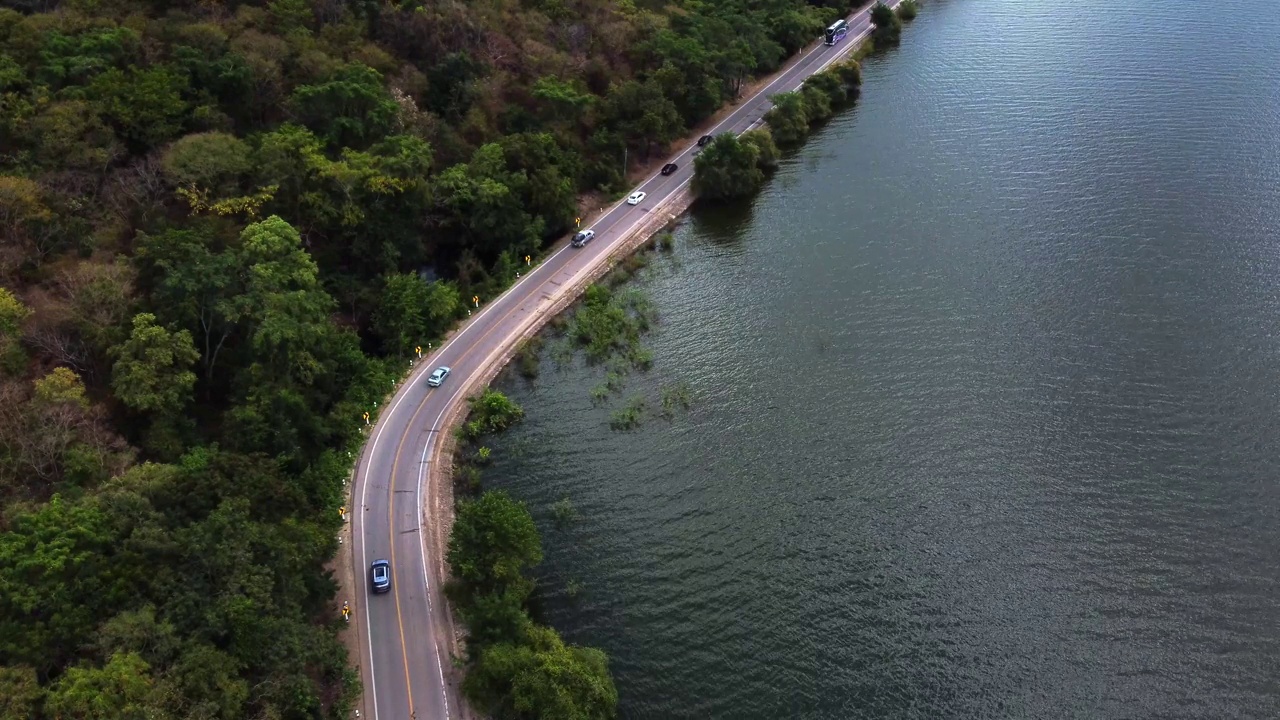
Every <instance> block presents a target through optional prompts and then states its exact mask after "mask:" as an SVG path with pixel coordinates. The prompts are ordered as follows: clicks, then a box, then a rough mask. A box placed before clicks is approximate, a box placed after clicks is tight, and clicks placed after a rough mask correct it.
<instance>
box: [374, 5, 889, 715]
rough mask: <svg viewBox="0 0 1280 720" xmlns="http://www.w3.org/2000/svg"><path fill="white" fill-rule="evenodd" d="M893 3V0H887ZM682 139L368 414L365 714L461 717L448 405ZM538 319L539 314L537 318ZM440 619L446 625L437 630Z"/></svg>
mask: <svg viewBox="0 0 1280 720" xmlns="http://www.w3.org/2000/svg"><path fill="white" fill-rule="evenodd" d="M892 4H893V5H896V4H897V3H896V2H894V3H892ZM869 7H870V6H868V7H867V8H863V9H862V10H859V11H858V12H856V13H854V14H853V15H852V16H851V17H850V19H849V22H850V30H849V35H848V37H846V38H845V39H844V40H843V41H841V42H840V43H838V44H837V45H835V46H834V47H827V46H825V45H821V44H820V45H818V46H817V47H816V48H814V49H812V50H810V51H809V52H808V53H806V54H805V55H804V56H803V57H802V58H801V59H800V60H799V61H798V62H796V63H795V64H794V65H792V67H790V68H789V69H787V70H786V71H785V72H783V73H782V74H781V75H779V76H778V77H777V78H776V79H775V80H774V81H773V82H772V83H770V84H769V85H768V86H766V87H765V88H763V89H762V90H761V91H759V92H758V93H756V94H755V95H753V96H751V97H750V98H747V99H745V100H743V101H742V102H741V104H740V105H739V106H738V107H737V108H736V109H735V110H734V111H733V113H732V114H730V115H729V116H728V117H726V118H725V119H724V120H723V121H721V122H720V123H719V124H718V125H717V126H716V127H714V128H713V129H712V130H711V131H710V133H711V134H715V133H721V132H734V133H742V132H745V131H746V130H748V129H750V128H751V127H753V126H755V125H756V124H758V123H759V122H760V118H761V117H762V116H763V115H764V113H765V112H766V111H767V110H768V109H769V107H770V103H769V99H768V98H769V96H770V95H774V94H777V93H779V92H783V91H788V90H795V89H796V88H798V87H799V86H800V84H801V83H803V82H804V80H805V79H806V78H807V77H809V76H810V75H812V74H814V73H816V72H818V71H820V70H822V69H824V68H825V67H826V66H827V65H829V64H831V63H832V62H835V61H836V60H838V59H840V58H842V57H844V56H845V55H846V54H847V53H848V52H850V51H851V50H852V49H853V48H855V47H857V46H858V44H859V43H860V42H861V41H862V38H863V37H865V36H866V35H867V34H868V33H869V32H870V29H871V26H870V20H869V17H868V10H869ZM696 149H697V148H696V147H693V146H691V147H688V148H686V149H684V150H682V151H681V152H680V153H679V154H677V155H676V156H674V157H673V158H671V160H669V162H674V163H678V164H679V170H678V171H677V172H675V173H674V174H672V175H671V176H669V177H663V176H661V175H654V176H652V177H650V178H648V179H647V180H645V181H644V182H643V183H641V184H640V185H639V187H638V188H637V189H639V190H643V191H644V192H645V193H647V197H646V198H645V200H644V202H642V203H641V204H640V205H638V206H629V205H626V204H623V203H619V204H617V205H615V206H613V207H612V208H610V209H609V210H608V211H607V212H605V213H604V214H603V215H602V216H601V217H599V218H597V219H596V221H595V223H594V224H593V225H591V227H592V228H593V229H594V230H595V231H596V238H595V240H593V241H592V242H591V243H590V244H588V245H587V246H586V247H584V248H580V249H576V248H571V247H569V246H568V245H567V244H566V245H564V246H562V247H561V248H560V249H559V250H557V251H555V252H554V253H552V254H551V256H550V257H548V258H546V259H545V260H544V261H542V263H541V264H540V265H537V266H536V267H534V268H531V269H530V272H529V273H528V274H527V275H525V276H524V277H523V278H521V279H520V281H519V282H517V283H516V284H515V285H514V286H513V287H511V288H510V289H509V290H507V291H506V292H505V293H503V294H502V295H500V296H499V297H497V298H496V299H493V300H491V301H489V302H488V304H486V305H485V306H484V307H483V308H481V309H480V310H478V311H476V313H475V316H474V317H472V318H470V320H468V322H467V323H466V324H465V325H464V326H463V327H462V328H461V329H460V330H459V331H458V332H457V333H456V334H455V335H454V336H453V338H452V339H450V340H449V342H447V343H446V344H445V345H444V346H443V347H441V348H440V349H439V350H437V351H436V352H434V353H433V354H432V355H431V356H430V357H428V358H427V359H426V360H424V361H422V362H420V363H419V364H418V366H417V368H416V369H415V371H414V373H413V375H412V376H411V378H410V380H409V381H408V382H406V383H405V384H404V385H403V386H402V387H401V388H400V389H399V390H398V391H397V392H396V394H395V397H394V398H393V399H392V401H391V406H390V408H388V409H387V410H386V411H385V412H383V413H382V416H381V417H380V418H379V419H378V422H377V425H376V426H375V427H374V429H373V433H372V435H371V439H370V441H369V442H368V443H367V444H366V445H365V448H364V452H363V454H362V455H361V458H360V464H359V466H358V467H357V471H356V476H355V485H354V487H353V494H354V498H353V500H354V503H353V504H354V508H355V512H353V513H352V528H351V536H352V543H351V551H352V562H353V565H354V570H355V578H356V581H355V587H354V588H349V590H352V591H354V594H355V597H354V598H353V600H352V609H353V610H354V612H355V617H354V618H353V624H354V625H355V626H356V628H357V632H358V634H359V639H360V649H361V657H360V658H359V659H358V660H357V662H358V663H359V665H360V674H361V680H362V682H363V684H364V694H363V705H362V711H361V715H362V717H363V718H373V720H415V719H416V720H428V719H434V718H445V719H447V718H454V717H461V716H462V712H461V708H460V703H461V702H462V701H461V696H460V693H459V692H458V689H457V688H456V687H454V686H453V685H452V684H451V683H449V682H447V681H446V677H448V676H451V675H452V674H453V673H452V672H451V671H450V668H451V667H452V663H453V660H452V656H451V649H450V647H448V646H444V647H441V646H440V644H439V643H438V642H437V640H436V638H437V636H439V637H445V638H447V637H450V636H451V626H450V618H449V613H448V609H447V608H446V607H445V602H446V601H445V599H444V596H443V594H442V593H441V589H442V588H441V585H442V583H443V578H444V577H445V576H446V568H445V566H444V560H443V558H439V557H432V556H429V554H428V552H427V548H428V547H434V546H435V543H428V542H427V538H426V537H424V535H425V534H426V533H439V532H440V528H435V527H430V526H428V524H427V523H425V522H424V513H425V508H426V505H425V504H424V503H425V502H427V501H428V500H429V499H431V498H434V495H433V494H432V493H433V492H434V491H435V488H433V487H432V483H433V482H436V476H437V474H438V473H436V472H434V461H435V455H436V453H437V452H438V448H439V446H440V443H439V440H440V437H441V433H443V432H447V431H449V429H448V428H445V427H443V424H444V423H446V422H448V416H449V414H450V412H451V411H452V410H453V409H454V408H455V407H456V406H457V405H458V404H459V403H461V402H463V401H464V399H465V396H466V393H467V392H474V391H475V390H478V388H470V387H468V386H469V385H472V384H475V383H474V382H472V381H474V380H476V379H478V377H479V376H480V375H481V374H482V373H483V372H484V371H485V370H486V369H488V368H491V367H492V365H493V364H494V363H496V362H498V361H500V360H501V358H502V356H503V354H504V352H505V351H506V350H508V349H509V348H510V346H511V344H512V343H514V342H516V341H517V340H518V339H519V338H520V336H521V334H522V333H523V332H524V331H525V330H526V329H527V328H528V327H529V324H530V323H531V322H535V321H536V320H537V318H538V316H545V315H547V314H549V311H550V310H551V309H552V306H553V304H554V302H555V301H557V300H559V299H561V298H562V296H563V294H564V293H566V292H570V291H571V290H572V288H574V287H575V285H576V283H575V280H577V279H579V278H580V277H581V276H582V275H583V274H585V273H587V272H588V271H590V270H592V269H593V268H595V267H596V266H597V265H599V264H600V263H603V262H606V261H607V258H608V256H609V254H610V252H609V251H610V250H611V249H612V248H613V247H614V246H616V244H617V243H619V242H621V241H623V240H624V239H626V238H627V237H628V236H629V235H630V234H631V233H632V231H633V230H635V229H636V228H637V227H638V226H640V225H642V224H644V223H645V222H646V221H647V220H649V219H650V217H651V216H650V213H651V211H653V210H654V209H655V208H659V207H660V206H662V205H663V204H664V203H665V202H666V201H667V200H669V199H670V198H672V197H674V196H675V195H676V194H677V193H678V192H679V191H680V190H682V189H683V188H684V187H685V185H686V184H688V182H689V181H690V179H691V178H692V176H693V155H694V152H695V150H696ZM543 319H545V318H543ZM440 365H448V366H450V367H451V368H452V369H453V372H452V374H451V375H450V377H449V378H448V379H447V380H446V381H445V382H444V384H443V385H442V386H441V387H438V388H429V387H427V385H426V382H425V378H426V375H427V374H428V373H429V372H430V371H431V370H432V369H434V368H435V367H437V366H440ZM375 559H386V560H389V561H390V562H391V575H392V577H391V591H390V592H388V593H385V594H381V595H374V594H372V591H371V587H370V579H369V564H370V563H371V562H373V561H374V560H375ZM440 628H449V629H450V631H449V632H438V631H437V630H438V629H440Z"/></svg>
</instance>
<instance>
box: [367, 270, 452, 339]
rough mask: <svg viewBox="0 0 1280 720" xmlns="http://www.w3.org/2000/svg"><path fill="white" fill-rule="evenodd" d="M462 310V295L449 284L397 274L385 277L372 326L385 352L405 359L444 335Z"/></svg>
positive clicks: (407, 274)
mask: <svg viewBox="0 0 1280 720" xmlns="http://www.w3.org/2000/svg"><path fill="white" fill-rule="evenodd" d="M462 309H463V304H462V295H461V294H459V293H458V289H457V288H456V287H454V286H453V284H452V283H449V282H443V281H436V282H427V281H426V280H423V279H422V278H421V277H420V276H418V275H417V274H414V273H400V274H396V275H388V276H387V278H386V285H385V287H384V288H383V290H382V300H381V302H380V303H379V304H378V311H377V312H376V313H375V314H374V317H373V323H374V328H375V329H376V331H377V333H378V335H379V336H380V337H381V338H382V341H383V343H384V344H385V346H386V347H387V349H388V350H389V351H391V352H393V353H395V354H397V355H400V356H405V355H408V354H409V353H410V352H412V351H413V348H414V347H417V346H419V345H422V344H423V343H425V342H427V341H428V340H432V339H436V338H438V337H440V336H441V335H443V334H444V332H445V330H446V329H447V328H448V326H449V323H450V322H452V321H453V320H454V319H456V318H457V317H458V316H459V315H460V314H461V311H462Z"/></svg>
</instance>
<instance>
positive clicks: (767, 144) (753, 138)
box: [741, 127, 782, 170]
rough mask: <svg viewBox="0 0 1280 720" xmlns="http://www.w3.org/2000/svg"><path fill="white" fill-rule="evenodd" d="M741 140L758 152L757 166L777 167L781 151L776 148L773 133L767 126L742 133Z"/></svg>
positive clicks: (765, 168) (766, 168)
mask: <svg viewBox="0 0 1280 720" xmlns="http://www.w3.org/2000/svg"><path fill="white" fill-rule="evenodd" d="M741 141H742V142H743V144H746V145H751V146H752V147H754V148H755V149H756V151H757V152H758V153H759V155H758V156H757V157H756V166H757V167H759V168H761V169H762V170H772V169H774V168H776V167H778V160H779V159H781V157H782V153H781V152H780V151H779V150H778V145H777V143H775V142H774V141H773V135H772V134H771V133H770V132H769V128H768V127H758V128H755V129H754V130H748V131H746V132H744V133H742V136H741Z"/></svg>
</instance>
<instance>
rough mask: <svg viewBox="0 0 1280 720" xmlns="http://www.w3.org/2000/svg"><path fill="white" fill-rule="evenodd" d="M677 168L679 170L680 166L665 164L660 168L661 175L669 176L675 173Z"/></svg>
mask: <svg viewBox="0 0 1280 720" xmlns="http://www.w3.org/2000/svg"><path fill="white" fill-rule="evenodd" d="M679 168H680V166H679V165H676V164H675V163H667V164H666V165H663V166H662V174H663V175H670V174H671V173H673V172H675V171H676V170H678V169H679Z"/></svg>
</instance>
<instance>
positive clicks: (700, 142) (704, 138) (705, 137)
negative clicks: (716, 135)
mask: <svg viewBox="0 0 1280 720" xmlns="http://www.w3.org/2000/svg"><path fill="white" fill-rule="evenodd" d="M709 142H711V136H710V135H703V136H702V137H700V138H698V147H702V146H703V145H706V144H707V143H709Z"/></svg>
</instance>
